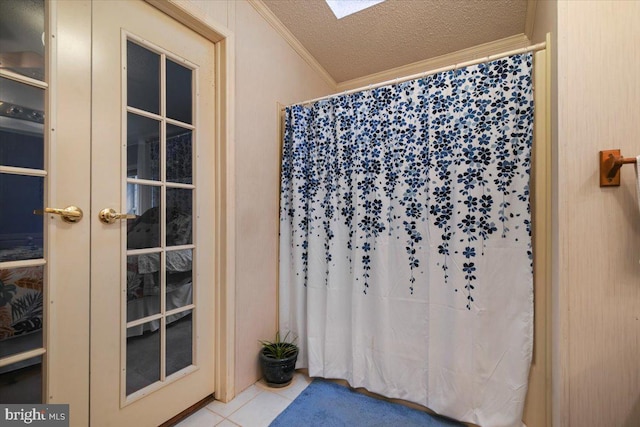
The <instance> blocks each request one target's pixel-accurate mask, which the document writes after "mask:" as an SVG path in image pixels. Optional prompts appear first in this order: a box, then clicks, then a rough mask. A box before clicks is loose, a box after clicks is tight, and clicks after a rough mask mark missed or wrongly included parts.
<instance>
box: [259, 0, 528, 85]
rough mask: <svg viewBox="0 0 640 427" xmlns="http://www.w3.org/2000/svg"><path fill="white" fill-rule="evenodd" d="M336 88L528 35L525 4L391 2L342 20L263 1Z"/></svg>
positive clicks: (289, 0)
mask: <svg viewBox="0 0 640 427" xmlns="http://www.w3.org/2000/svg"><path fill="white" fill-rule="evenodd" d="M263 2H264V4H265V5H266V6H267V7H268V8H269V9H271V11H272V12H273V13H274V14H275V15H276V16H277V17H278V19H280V21H282V23H283V24H284V25H285V26H286V27H287V28H288V29H289V31H291V33H293V35H294V36H295V37H296V38H297V39H298V40H299V41H300V43H302V45H303V46H304V47H305V48H306V49H307V50H308V51H309V52H310V53H311V54H312V55H313V56H314V57H315V59H316V60H317V61H318V62H319V63H320V64H321V65H322V66H323V67H324V68H325V69H326V70H327V72H328V73H329V74H330V75H331V76H332V77H333V78H334V80H335V81H336V82H338V83H341V82H344V81H347V80H351V79H354V78H358V77H363V76H366V75H369V74H373V73H377V72H380V71H385V70H389V69H391V68H395V67H399V66H402V65H407V64H410V63H413V62H417V61H422V60H426V59H429V58H434V57H436V56H440V55H444V54H447V53H451V52H455V51H458V50H461V49H465V48H469V47H473V46H476V45H479V44H482V43H487V42H491V41H495V40H499V39H502V38H505V37H509V36H513V35H517V34H522V33H524V32H525V21H526V15H527V0H387V1H386V2H384V3H380V4H378V5H376V6H373V7H371V8H369V9H365V10H363V11H362V12H358V13H356V14H354V15H350V16H347V17H345V18H342V19H340V20H338V19H336V17H335V15H334V14H333V13H332V12H331V10H330V9H329V6H327V4H326V3H325V1H324V0H263Z"/></svg>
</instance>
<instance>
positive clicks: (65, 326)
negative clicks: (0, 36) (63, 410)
mask: <svg viewBox="0 0 640 427" xmlns="http://www.w3.org/2000/svg"><path fill="white" fill-rule="evenodd" d="M18 3H23V5H26V6H27V11H26V12H20V11H18V10H13V7H14V6H16V5H18ZM9 4H11V6H10V7H9V6H8V5H9ZM34 5H35V6H36V8H35V9H34ZM16 7H17V6H16ZM34 10H36V11H38V12H37V13H39V14H41V16H40V18H41V21H42V24H41V27H39V28H27V30H28V31H25V37H26V38H25V40H27V42H25V46H24V49H23V50H24V52H25V54H17V55H9V54H7V52H3V51H2V50H1V49H0V93H1V94H2V96H5V97H6V96H9V98H8V99H0V102H1V103H2V104H0V281H1V282H2V283H1V285H0V286H1V287H2V288H1V289H0V291H2V292H1V294H0V300H2V303H3V304H2V306H1V307H0V310H1V311H0V321H1V324H0V326H1V328H0V403H14V402H13V401H11V402H10V400H11V398H10V396H17V395H16V394H15V390H17V389H20V390H27V391H28V393H27V394H24V395H20V397H19V398H17V400H16V401H15V403H69V404H70V410H71V417H70V418H71V424H72V425H77V426H84V425H87V423H90V425H92V426H109V425H114V426H124V425H136V426H146V425H148V426H156V425H158V424H160V423H162V422H164V421H166V420H167V419H169V418H171V417H172V416H174V415H175V414H177V413H179V412H181V411H182V410H184V409H185V408H187V407H189V406H190V405H192V404H193V403H195V402H197V401H199V400H200V399H202V398H204V397H206V396H207V395H209V394H211V393H213V391H214V390H213V384H214V375H213V371H214V370H213V367H214V360H213V354H214V351H213V350H214V348H213V343H214V325H213V319H214V313H213V308H214V271H213V266H214V265H215V262H214V261H215V258H214V257H215V252H214V241H215V240H214V239H215V237H216V236H215V235H214V220H215V218H214V196H215V195H214V194H213V189H214V188H215V185H214V184H215V182H214V172H215V171H214V167H213V165H214V148H215V147H214V129H213V123H214V120H213V117H214V111H213V108H214V88H213V82H214V63H213V61H214V58H215V54H214V46H213V44H212V43H211V42H209V41H207V40H205V39H204V38H202V37H201V36H199V35H197V34H196V33H194V32H192V31H191V30H189V29H187V28H186V27H184V26H182V25H181V24H178V23H177V22H175V21H173V20H172V19H171V18H169V17H168V16H167V15H165V14H163V13H162V12H160V11H158V10H157V9H156V8H154V7H153V6H151V5H149V4H147V3H146V2H143V1H138V0H131V1H108V0H101V1H89V0H87V1H80V0H74V1H62V0H61V1H50V2H49V1H47V2H45V1H43V0H33V1H31V0H30V1H26V2H3V3H2V12H3V13H1V14H0V15H2V17H3V18H0V25H3V26H10V25H11V24H12V21H15V20H17V18H19V16H18V15H20V13H26V15H25V17H27V18H28V19H27V20H26V21H24V22H27V23H28V24H29V25H31V23H32V21H34V20H35V16H34ZM11 14H12V15H11ZM10 16H13V18H11V19H10ZM16 22H18V21H16ZM24 25H26V24H24ZM34 34H36V35H37V36H38V37H37V42H38V43H40V45H38V43H35V41H34V40H32V39H33V35H34ZM14 50H15V49H14ZM34 50H35V51H36V52H35V53H36V54H39V55H40V59H39V60H38V57H36V56H34V55H31V54H29V52H32V51H34ZM10 53H14V52H10ZM10 60H13V62H10ZM29 61H30V62H29ZM25 64H27V65H29V66H25ZM31 64H36V65H31ZM2 96H0V98H2ZM9 104H10V105H9ZM3 106H5V107H8V106H10V107H11V109H7V110H6V111H5V110H1V108H2V107H3ZM3 113H4V114H3ZM11 114H13V116H11ZM23 116H24V117H23ZM46 208H50V209H49V210H47V209H46ZM80 212H82V217H81V216H80ZM38 214H39V215H38ZM18 294H19V295H18ZM38 301H39V302H38ZM14 306H15V307H14ZM21 310H22V311H21ZM12 312H14V314H13V315H12ZM32 314H33V315H32ZM12 316H13V317H12ZM20 316H22V317H20ZM23 317H24V319H23ZM9 344H10V345H9ZM5 352H6V353H7V354H4V353H5ZM3 381H4V382H3ZM12 384H13V385H15V384H17V385H18V388H15V387H14V388H11V387H9V386H11V385H12ZM25 399H26V400H25Z"/></svg>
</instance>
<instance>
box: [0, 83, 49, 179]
mask: <svg viewBox="0 0 640 427" xmlns="http://www.w3.org/2000/svg"><path fill="white" fill-rule="evenodd" d="M0 165H1V166H14V167H21V168H31V169H43V168H44V89H40V88H37V87H33V86H29V85H26V84H24V83H19V82H16V81H14V80H9V79H6V78H3V77H0Z"/></svg>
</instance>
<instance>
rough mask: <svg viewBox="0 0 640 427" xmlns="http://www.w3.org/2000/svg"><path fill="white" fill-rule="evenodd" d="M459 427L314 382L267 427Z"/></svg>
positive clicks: (400, 407)
mask: <svg viewBox="0 0 640 427" xmlns="http://www.w3.org/2000/svg"><path fill="white" fill-rule="evenodd" d="M294 426H305V427H341V426H349V427H355V426H357V427H374V426H378V427H395V426H402V427H409V426H416V427H418V426H419V427H449V426H455V427H463V426H464V425H463V424H460V423H457V422H454V421H449V420H447V419H444V418H441V417H438V416H434V415H429V414H427V413H426V412H422V411H418V410H416V409H411V408H407V407H406V406H403V405H399V404H397V403H391V402H387V401H384V400H379V399H374V398H373V397H369V396H365V395H364V394H361V393H358V392H356V391H353V390H351V389H349V388H348V387H343V386H341V385H338V384H335V383H332V382H329V381H323V380H320V379H316V380H314V381H313V382H312V383H311V384H309V386H308V387H307V388H306V389H305V390H304V391H303V392H302V393H300V395H299V396H298V397H297V398H296V400H294V401H293V403H291V404H290V405H289V406H288V407H287V409H285V410H284V411H283V412H282V413H281V414H280V415H278V417H277V418H276V419H275V420H273V422H272V423H271V424H270V427H294Z"/></svg>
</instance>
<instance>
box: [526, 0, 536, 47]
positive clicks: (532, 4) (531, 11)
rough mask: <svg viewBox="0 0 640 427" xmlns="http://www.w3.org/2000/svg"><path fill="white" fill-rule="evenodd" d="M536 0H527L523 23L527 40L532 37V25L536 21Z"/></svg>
mask: <svg viewBox="0 0 640 427" xmlns="http://www.w3.org/2000/svg"><path fill="white" fill-rule="evenodd" d="M537 6H538V0H527V17H526V20H525V24H524V35H525V36H527V38H528V39H529V40H532V39H533V27H534V25H535V22H536V7H537Z"/></svg>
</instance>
